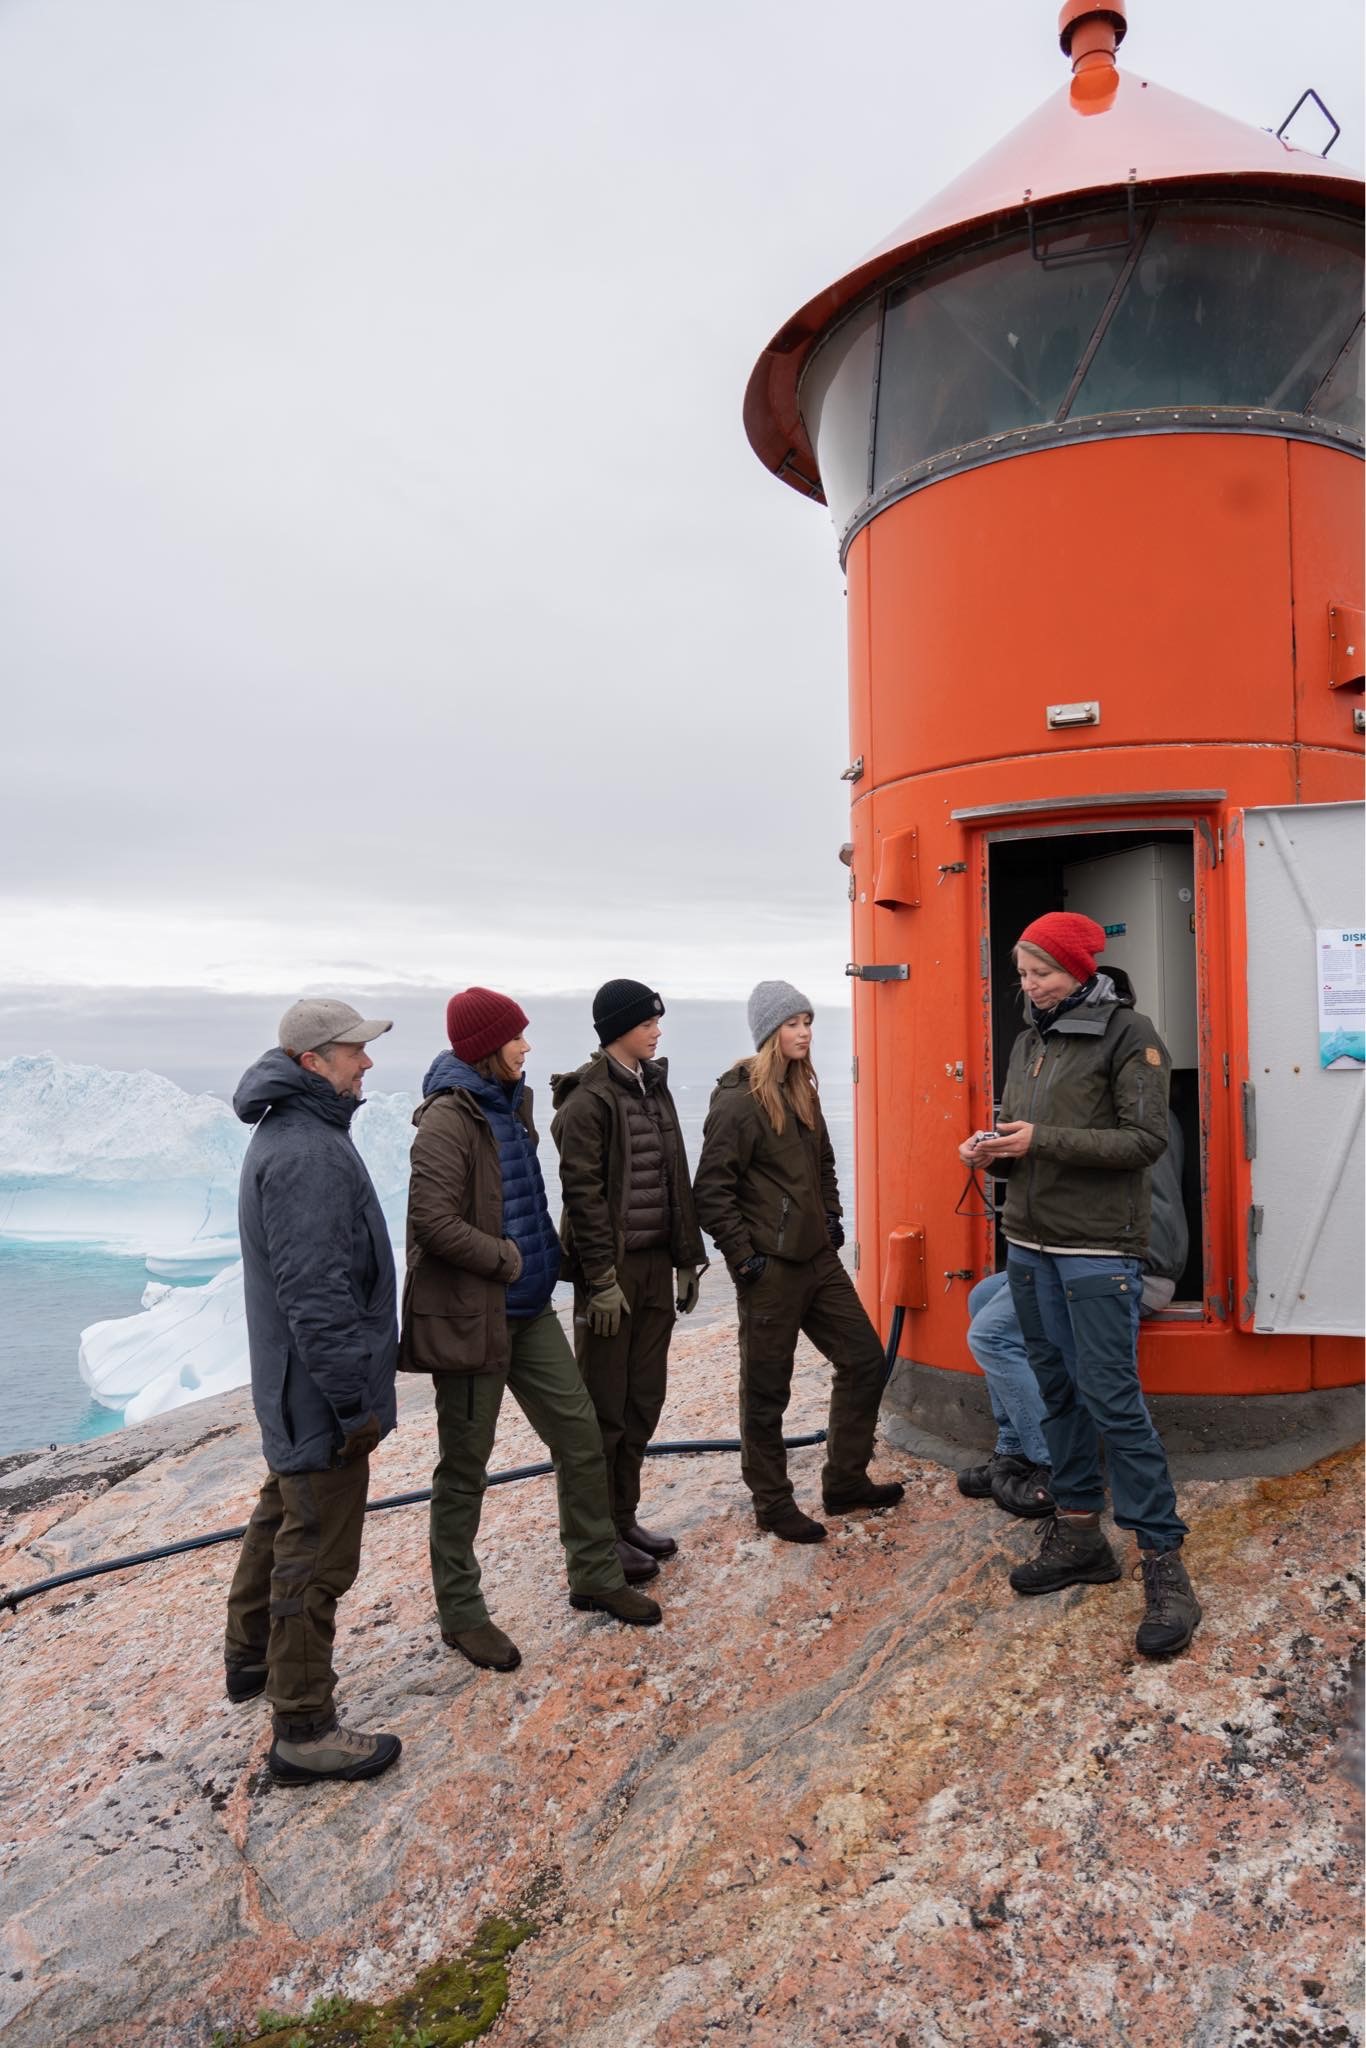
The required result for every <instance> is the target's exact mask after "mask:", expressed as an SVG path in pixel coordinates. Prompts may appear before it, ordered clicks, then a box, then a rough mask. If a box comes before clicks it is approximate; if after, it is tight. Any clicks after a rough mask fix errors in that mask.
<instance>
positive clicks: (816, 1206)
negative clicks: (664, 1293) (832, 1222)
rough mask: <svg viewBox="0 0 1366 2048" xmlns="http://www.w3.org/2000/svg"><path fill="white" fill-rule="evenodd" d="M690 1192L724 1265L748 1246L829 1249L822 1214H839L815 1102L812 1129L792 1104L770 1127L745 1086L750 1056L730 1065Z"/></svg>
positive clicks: (803, 1255)
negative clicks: (782, 1118) (779, 1124)
mask: <svg viewBox="0 0 1366 2048" xmlns="http://www.w3.org/2000/svg"><path fill="white" fill-rule="evenodd" d="M693 1196H694V1198H695V1200H696V1202H697V1214H698V1217H699V1220H700V1221H701V1224H702V1228H703V1229H704V1230H705V1231H706V1232H707V1233H708V1235H709V1236H710V1237H711V1238H712V1239H713V1241H714V1242H715V1244H716V1246H717V1249H718V1250H719V1251H720V1252H721V1254H722V1256H723V1257H724V1259H725V1261H726V1263H727V1265H729V1266H732V1267H734V1266H738V1265H741V1264H743V1262H744V1261H745V1260H746V1259H748V1258H750V1257H752V1256H753V1254H754V1253H755V1252H762V1253H763V1254H764V1256H765V1257H766V1258H776V1259H797V1260H801V1259H814V1258H815V1256H816V1254H817V1252H822V1251H828V1250H829V1249H830V1232H829V1229H828V1228H827V1225H826V1221H825V1219H826V1215H827V1213H828V1214H829V1215H831V1216H838V1215H839V1214H840V1193H839V1184H838V1182H837V1181H836V1179H835V1154H834V1151H833V1149H832V1147H831V1144H830V1135H829V1133H828V1131H827V1130H826V1128H825V1118H824V1117H823V1116H822V1115H821V1111H820V1105H819V1103H818V1104H817V1106H816V1128H815V1129H814V1130H813V1131H809V1130H808V1129H807V1128H806V1125H805V1124H804V1123H802V1122H801V1121H800V1120H799V1119H798V1117H797V1116H796V1114H795V1112H794V1111H792V1110H789V1111H788V1114H787V1117H786V1119H785V1121H784V1124H783V1128H782V1130H781V1131H775V1130H774V1128H773V1126H772V1124H771V1123H770V1122H769V1120H768V1113H767V1111H766V1110H765V1109H764V1108H763V1106H762V1104H761V1103H759V1102H758V1101H757V1100H756V1098H755V1097H754V1095H752V1094H751V1092H750V1086H749V1062H748V1061H747V1060H742V1061H741V1062H740V1064H739V1065H738V1066H735V1067H732V1068H731V1070H730V1072H729V1073H728V1074H723V1075H722V1076H721V1078H720V1080H719V1081H718V1082H717V1084H716V1087H715V1090H714V1091H713V1094H712V1098H711V1108H710V1109H709V1110H708V1111H707V1121H706V1125H705V1128H704V1130H703V1133H702V1157H701V1159H700V1160H699V1162H698V1167H697V1172H696V1174H695V1176H694V1178H693Z"/></svg>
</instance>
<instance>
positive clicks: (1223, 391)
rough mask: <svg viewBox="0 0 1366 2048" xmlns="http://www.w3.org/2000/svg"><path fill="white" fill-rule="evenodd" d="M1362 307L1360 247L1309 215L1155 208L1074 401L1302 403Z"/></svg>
mask: <svg viewBox="0 0 1366 2048" xmlns="http://www.w3.org/2000/svg"><path fill="white" fill-rule="evenodd" d="M1360 309H1361V256H1360V248H1359V243H1358V242H1357V238H1356V237H1355V236H1354V235H1353V234H1352V232H1351V230H1350V229H1349V228H1348V227H1347V226H1346V225H1345V224H1342V223H1339V222H1337V221H1333V220H1329V219H1326V218H1321V217H1315V216H1314V215H1312V214H1292V213H1288V212H1287V211H1285V210H1284V209H1276V210H1272V209H1270V208H1268V209H1266V210H1262V209H1254V208H1252V207H1246V208H1238V209H1233V208H1228V207H1218V208H1216V207H1205V206H1187V207H1182V208H1179V209H1173V210H1172V211H1171V212H1167V211H1165V210H1164V211H1163V212H1162V213H1161V214H1160V215H1159V216H1158V219H1157V221H1156V223H1155V225H1154V227H1153V230H1152V233H1151V234H1150V236H1149V237H1148V240H1147V243H1146V245H1145V247H1144V250H1143V253H1142V255H1141V257H1140V258H1139V262H1138V266H1137V269H1136V270H1135V272H1134V275H1133V276H1132V278H1130V280H1129V282H1128V284H1127V286H1126V287H1125V291H1124V296H1123V298H1122V299H1121V301H1120V303H1119V305H1118V306H1117V308H1116V309H1115V314H1114V317H1113V319H1112V320H1111V321H1110V323H1109V326H1108V327H1107V329H1106V332H1105V335H1104V338H1103V340H1102V341H1101V344H1100V347H1099V348H1098V349H1097V351H1096V355H1095V360H1094V361H1093V362H1092V364H1091V367H1090V369H1089V370H1088V371H1087V374H1086V377H1085V380H1084V381H1083V383H1082V386H1081V389H1080V391H1079V392H1078V394H1077V397H1076V400H1075V402H1074V404H1073V406H1072V409H1071V416H1072V417H1073V418H1074V419H1075V418H1078V417H1079V416H1081V415H1083V414H1086V413H1104V412H1122V411H1125V410H1127V409H1128V408H1129V407H1131V406H1160V405H1211V406H1248V405H1252V406H1258V407H1266V408H1267V409H1269V410H1272V411H1276V412H1302V411H1303V410H1304V407H1305V406H1306V404H1307V403H1308V401H1309V398H1310V395H1311V393H1312V392H1313V390H1314V387H1315V386H1316V385H1317V384H1318V383H1319V381H1320V380H1321V378H1322V377H1323V375H1324V372H1325V371H1326V370H1327V369H1328V368H1329V366H1330V365H1331V363H1332V362H1333V359H1334V357H1335V356H1336V355H1337V353H1338V351H1339V350H1340V349H1341V347H1342V345H1343V343H1344V341H1345V340H1346V339H1347V336H1348V335H1349V334H1350V332H1351V329H1352V323H1353V322H1354V321H1355V319H1356V318H1357V315H1358V313H1359V312H1360Z"/></svg>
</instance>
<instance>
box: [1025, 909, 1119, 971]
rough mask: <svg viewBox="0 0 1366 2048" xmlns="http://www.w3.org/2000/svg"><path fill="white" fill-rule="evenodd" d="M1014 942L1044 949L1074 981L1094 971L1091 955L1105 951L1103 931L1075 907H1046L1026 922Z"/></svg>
mask: <svg viewBox="0 0 1366 2048" xmlns="http://www.w3.org/2000/svg"><path fill="white" fill-rule="evenodd" d="M1016 944H1017V945H1021V946H1032V947H1033V948H1034V950H1035V952H1037V953H1047V955H1048V957H1049V959H1050V960H1056V961H1057V963H1058V965H1059V967H1061V968H1062V969H1063V970H1064V972H1065V973H1067V974H1070V975H1071V976H1072V978H1073V979H1074V980H1075V981H1089V980H1090V979H1091V976H1092V975H1093V974H1094V973H1095V971H1096V962H1095V955H1096V954H1097V953H1103V952H1104V951H1105V934H1104V932H1103V931H1102V930H1101V928H1100V926H1099V925H1098V924H1097V923H1096V920H1095V919H1094V918H1093V917H1083V916H1082V914H1081V912H1080V911H1079V910H1050V911H1047V912H1046V913H1045V915H1044V916H1043V917H1036V918H1035V920H1034V922H1033V924H1027V925H1026V926H1025V928H1024V930H1023V931H1022V932H1021V933H1020V936H1019V938H1018V940H1017V941H1016Z"/></svg>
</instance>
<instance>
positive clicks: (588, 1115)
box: [550, 1052, 707, 1283]
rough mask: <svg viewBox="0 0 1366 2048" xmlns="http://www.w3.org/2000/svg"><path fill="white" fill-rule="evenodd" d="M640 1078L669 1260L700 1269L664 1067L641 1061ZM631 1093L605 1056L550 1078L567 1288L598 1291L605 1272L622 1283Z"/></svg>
mask: <svg viewBox="0 0 1366 2048" xmlns="http://www.w3.org/2000/svg"><path fill="white" fill-rule="evenodd" d="M642 1073H643V1077H644V1082H645V1089H646V1093H647V1095H648V1097H649V1098H650V1102H651V1106H652V1108H653V1109H654V1111H655V1112H656V1114H655V1119H654V1121H655V1123H656V1125H657V1127H658V1131H659V1136H660V1140H661V1143H662V1145H663V1148H664V1165H665V1171H666V1174H667V1178H668V1191H669V1219H668V1238H669V1257H670V1259H671V1260H672V1262H673V1264H674V1266H675V1267H686V1266H693V1267H697V1266H705V1265H706V1263H707V1260H706V1253H705V1251H704V1250H703V1246H702V1232H701V1230H700V1229H699V1228H698V1222H697V1210H696V1208H695V1206H694V1204H693V1192H692V1183H691V1182H690V1180H689V1178H688V1160H687V1154H686V1153H685V1151H684V1149H683V1133H682V1130H681V1129H680V1127H679V1122H678V1111H677V1110H676V1109H675V1107H674V1099H673V1097H672V1095H671V1094H670V1093H669V1063H668V1061H667V1060H646V1061H645V1062H644V1063H643V1067H642ZM630 1085H634V1084H630V1083H628V1082H627V1081H625V1080H624V1079H622V1078H620V1077H619V1076H618V1075H616V1074H614V1073H613V1072H612V1062H611V1060H610V1059H609V1058H608V1056H607V1054H606V1053H604V1052H595V1053H594V1054H593V1056H592V1058H591V1059H589V1060H587V1061H585V1063H584V1065H583V1066H581V1067H577V1068H575V1070H574V1071H573V1072H572V1073H569V1074H552V1075H551V1077H550V1089H551V1099H552V1101H553V1102H554V1105H555V1116H554V1120H553V1121H552V1123H551V1126H550V1135H551V1137H552V1138H553V1139H554V1140H555V1144H556V1147H557V1148H558V1150H559V1155H560V1192H561V1194H562V1195H563V1196H564V1217H563V1220H562V1222H561V1224H560V1245H561V1248H562V1250H563V1253H564V1263H563V1266H562V1268H561V1271H562V1274H563V1277H564V1278H565V1279H567V1280H575V1281H578V1282H581V1283H582V1282H585V1281H587V1282H589V1283H596V1282H598V1281H600V1280H601V1279H602V1278H603V1276H604V1275H605V1274H606V1273H607V1272H609V1271H615V1272H617V1273H618V1277H620V1267H621V1261H622V1257H623V1255H624V1253H625V1251H626V1234H627V1225H628V1215H629V1207H630V1197H631V1115H630V1112H631V1108H632V1104H631V1101H630V1096H629V1094H628V1087H629V1086H630Z"/></svg>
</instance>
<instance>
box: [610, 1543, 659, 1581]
mask: <svg viewBox="0 0 1366 2048" xmlns="http://www.w3.org/2000/svg"><path fill="white" fill-rule="evenodd" d="M614 1547H615V1549H616V1553H617V1563H618V1564H619V1565H620V1566H621V1569H622V1573H623V1575H624V1577H625V1579H626V1583H627V1585H628V1586H643V1585H644V1583H645V1581H646V1580H647V1579H657V1578H658V1577H659V1565H658V1563H657V1562H656V1560H655V1559H654V1558H653V1557H647V1556H646V1554H645V1552H644V1551H643V1550H637V1549H636V1547H635V1545H634V1543H628V1542H627V1541H626V1538H625V1537H624V1536H618V1538H617V1540H616V1544H615V1546H614Z"/></svg>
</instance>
